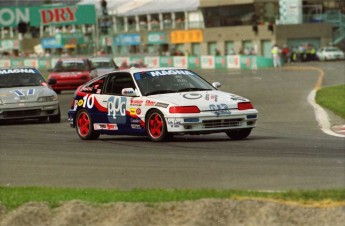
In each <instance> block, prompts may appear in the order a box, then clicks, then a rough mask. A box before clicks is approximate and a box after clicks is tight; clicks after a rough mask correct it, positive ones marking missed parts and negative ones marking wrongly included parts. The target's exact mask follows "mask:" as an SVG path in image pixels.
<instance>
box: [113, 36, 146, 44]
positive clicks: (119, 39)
mask: <svg viewBox="0 0 345 226" xmlns="http://www.w3.org/2000/svg"><path fill="white" fill-rule="evenodd" d="M113 41H114V45H115V46H134V45H140V44H141V35H140V34H121V35H118V36H115V37H114V40H113Z"/></svg>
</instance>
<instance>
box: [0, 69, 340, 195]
mask: <svg viewBox="0 0 345 226" xmlns="http://www.w3.org/2000/svg"><path fill="white" fill-rule="evenodd" d="M201 74H202V75H203V76H204V77H205V78H206V79H207V80H208V81H211V82H213V81H219V82H221V83H222V87H221V88H220V89H221V90H224V91H229V92H233V93H236V94H239V95H242V96H245V97H247V98H249V99H251V100H252V102H253V104H254V106H255V107H256V108H257V109H258V110H259V112H260V115H259V120H258V124H257V128H255V129H254V130H253V132H252V134H251V135H250V137H249V138H248V139H246V140H242V141H232V140H229V139H228V137H227V136H226V135H225V134H222V133H220V134H213V135H200V136H176V137H175V139H174V140H172V141H171V142H166V143H153V142H150V141H149V140H148V139H147V138H145V137H134V136H101V137H100V139H98V140H96V141H82V140H80V139H79V138H78V136H77V134H76V132H75V130H74V129H72V128H70V127H69V125H68V123H67V110H68V108H69V106H70V104H71V98H72V94H73V92H67V91H66V92H62V93H61V94H60V95H59V98H60V104H61V108H62V113H63V114H62V117H63V118H62V122H61V123H58V124H50V123H39V122H35V121H28V122H20V123H5V124H2V125H0V186H58V187H94V188H117V189H121V190H127V189H133V188H193V189H197V188H214V189H250V190H269V191H277V190H279V191H282V190H290V189H328V188H344V187H345V138H344V136H342V135H340V136H336V134H338V133H336V132H334V131H333V130H332V128H334V126H335V125H344V124H345V123H344V120H343V119H341V118H339V117H337V116H335V115H334V114H332V113H331V112H328V111H326V112H327V116H328V117H329V126H328V127H329V128H326V129H328V131H330V132H329V133H327V132H325V130H324V128H322V126H323V125H324V124H323V123H322V122H320V121H319V119H317V117H316V115H315V111H314V109H315V108H314V106H312V103H311V102H310V100H308V99H310V96H312V93H313V92H315V90H317V89H318V88H319V87H321V86H333V85H337V84H345V64H344V62H327V63H319V62H317V63H310V64H291V65H289V66H286V67H283V68H280V69H276V70H275V69H261V70H254V71H250V70H248V71H237V70H204V71H202V72H201ZM321 118H322V120H325V118H324V117H321ZM326 119H327V118H326ZM326 121H328V120H326ZM326 126H327V125H326Z"/></svg>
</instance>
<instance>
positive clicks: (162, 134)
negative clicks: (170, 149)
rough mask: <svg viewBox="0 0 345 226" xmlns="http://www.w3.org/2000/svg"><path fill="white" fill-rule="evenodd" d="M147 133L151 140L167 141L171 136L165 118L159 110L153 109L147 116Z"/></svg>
mask: <svg viewBox="0 0 345 226" xmlns="http://www.w3.org/2000/svg"><path fill="white" fill-rule="evenodd" d="M146 133H147V135H148V137H149V138H150V140H151V141H154V142H159V141H165V140H167V139H168V138H169V137H172V136H170V134H169V133H168V130H167V125H166V121H165V118H164V116H163V114H162V112H160V111H159V110H152V111H150V112H149V114H148V116H147V118H146Z"/></svg>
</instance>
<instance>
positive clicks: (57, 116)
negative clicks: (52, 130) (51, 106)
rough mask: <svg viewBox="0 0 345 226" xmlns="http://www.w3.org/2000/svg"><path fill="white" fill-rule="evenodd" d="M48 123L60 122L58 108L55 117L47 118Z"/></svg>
mask: <svg viewBox="0 0 345 226" xmlns="http://www.w3.org/2000/svg"><path fill="white" fill-rule="evenodd" d="M49 122H51V123H59V122H61V113H60V106H59V107H58V113H57V114H56V115H52V116H49Z"/></svg>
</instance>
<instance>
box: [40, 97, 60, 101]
mask: <svg viewBox="0 0 345 226" xmlns="http://www.w3.org/2000/svg"><path fill="white" fill-rule="evenodd" d="M56 100H57V97H56V96H46V97H39V98H38V102H49V101H56Z"/></svg>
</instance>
